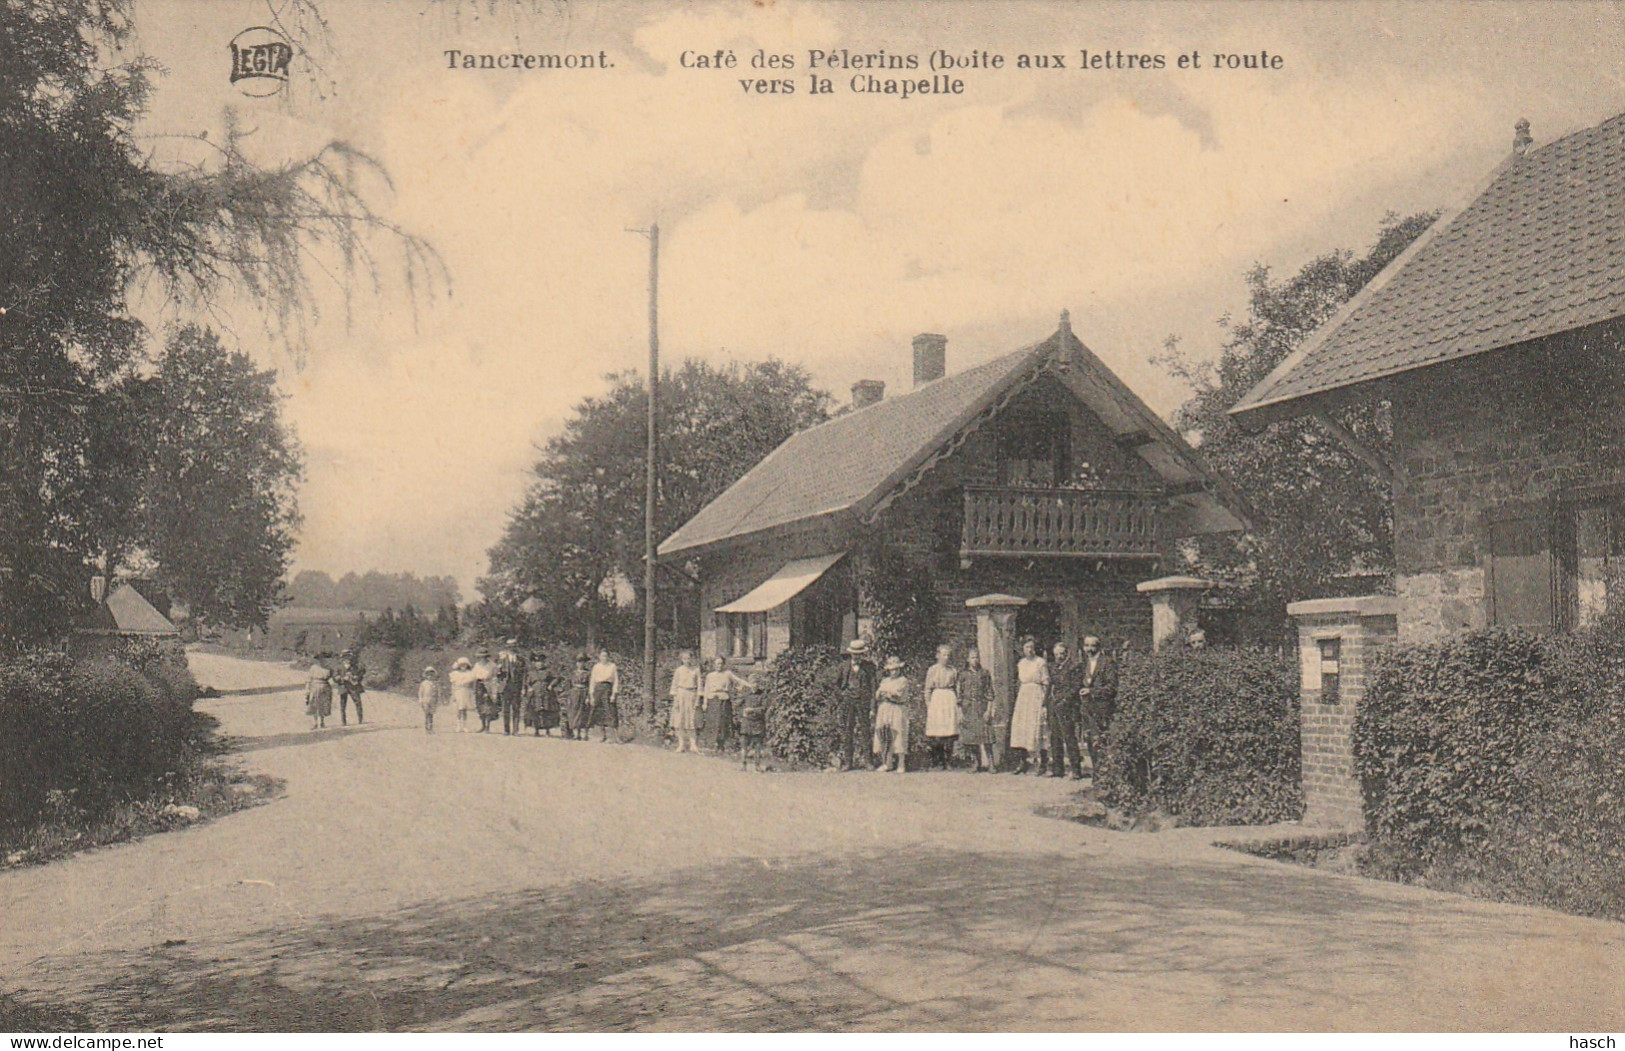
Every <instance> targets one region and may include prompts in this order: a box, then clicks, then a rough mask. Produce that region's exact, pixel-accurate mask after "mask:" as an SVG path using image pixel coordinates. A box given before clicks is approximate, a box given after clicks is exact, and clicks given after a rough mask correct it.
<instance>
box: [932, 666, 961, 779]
mask: <svg viewBox="0 0 1625 1051" xmlns="http://www.w3.org/2000/svg"><path fill="white" fill-rule="evenodd" d="M953 652H954V651H953V647H951V646H938V647H937V663H935V664H933V665H931V667H929V668H927V669H926V671H925V737H926V741H927V742H928V743H929V744H930V746H931V764H932V765H933V766H940V767H941V768H942V769H944V770H946V769H948V759H949V757H950V756H952V755H953V754H954V741H955V740H957V739H958V737H959V669H958V668H955V667H953V666H951V665H950V664H949V663H948V659H949V658H950V657H952V656H953Z"/></svg>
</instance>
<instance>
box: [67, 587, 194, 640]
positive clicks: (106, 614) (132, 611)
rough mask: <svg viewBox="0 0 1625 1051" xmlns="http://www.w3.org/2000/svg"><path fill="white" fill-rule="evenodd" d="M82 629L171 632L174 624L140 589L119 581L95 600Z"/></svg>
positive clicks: (172, 632)
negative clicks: (101, 599)
mask: <svg viewBox="0 0 1625 1051" xmlns="http://www.w3.org/2000/svg"><path fill="white" fill-rule="evenodd" d="M82 630H85V631H90V632H94V633H98V634H106V633H109V632H111V633H114V634H119V635H174V634H176V631H175V625H174V624H172V623H171V622H170V620H169V618H168V617H166V616H164V615H163V614H162V613H159V612H158V610H157V609H156V608H155V607H154V606H153V604H152V603H150V602H148V601H147V600H146V599H145V598H144V597H143V596H142V595H141V592H139V591H137V590H136V589H135V588H133V587H131V586H130V585H129V584H118V585H116V586H115V587H114V588H113V590H111V591H109V592H108V593H107V598H106V599H104V600H103V601H101V602H100V603H98V604H97V605H96V607H95V609H94V610H93V611H92V612H91V614H90V616H89V618H88V619H87V620H86V621H85V622H84V624H83V625H82Z"/></svg>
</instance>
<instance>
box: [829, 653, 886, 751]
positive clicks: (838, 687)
mask: <svg viewBox="0 0 1625 1051" xmlns="http://www.w3.org/2000/svg"><path fill="white" fill-rule="evenodd" d="M846 654H847V660H846V662H845V663H843V664H842V665H841V667H840V670H839V671H837V672H836V673H835V704H836V710H837V712H838V713H839V716H840V727H841V738H840V741H839V743H838V744H837V746H836V748H837V754H836V755H833V756H831V757H830V758H831V759H832V760H836V761H838V762H839V763H840V764H841V769H842V770H851V769H852V768H853V766H852V764H853V761H854V759H855V757H856V755H858V754H860V753H858V752H857V748H858V742H860V741H861V742H863V751H862V753H861V754H862V755H865V756H867V755H868V754H869V740H870V736H871V733H872V730H871V729H870V726H869V708H870V706H871V705H872V704H873V703H874V698H875V687H876V686H877V685H879V683H880V673H879V672H878V671H877V670H876V669H875V662H874V661H872V660H870V659H869V644H868V643H867V642H865V641H864V640H863V639H853V640H852V642H851V643H849V644H848V645H847V647H846ZM863 765H864V766H868V765H869V764H868V761H867V760H865V762H864V764H863Z"/></svg>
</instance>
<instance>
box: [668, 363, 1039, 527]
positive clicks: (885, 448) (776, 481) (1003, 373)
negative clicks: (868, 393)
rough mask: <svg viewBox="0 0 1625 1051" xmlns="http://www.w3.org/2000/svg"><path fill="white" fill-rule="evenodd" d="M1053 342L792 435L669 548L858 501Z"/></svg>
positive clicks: (827, 511)
mask: <svg viewBox="0 0 1625 1051" xmlns="http://www.w3.org/2000/svg"><path fill="white" fill-rule="evenodd" d="M1048 346H1049V343H1048V342H1045V343H1039V344H1035V345H1033V346H1030V347H1026V348H1023V349H1022V350H1018V351H1016V352H1015V353H1013V354H1006V355H1005V356H1004V357H1001V358H995V359H993V360H992V361H989V362H987V363H986V364H983V365H978V366H976V367H975V368H972V369H966V370H965V371H964V372H960V373H956V374H954V375H952V376H946V377H944V378H942V379H940V380H936V381H934V382H932V383H927V384H925V385H924V386H922V387H918V388H916V389H915V390H912V391H910V392H909V393H907V394H903V395H899V396H897V397H894V398H887V399H885V400H883V401H879V402H876V403H875V404H873V405H870V406H868V407H866V408H862V409H858V410H856V411H854V412H849V413H847V414H846V415H844V416H837V417H835V419H833V420H829V421H828V422H826V423H821V424H819V425H818V426H816V427H809V428H808V429H807V430H804V431H800V432H798V433H796V434H793V435H791V436H790V437H789V438H788V439H786V440H785V442H784V444H782V445H780V446H779V447H778V448H777V449H774V450H773V451H772V452H771V453H768V454H767V456H766V457H765V458H764V459H763V460H762V462H761V463H759V464H757V465H756V466H755V467H753V468H751V469H750V470H749V471H747V472H746V473H745V475H744V477H742V478H740V479H739V481H737V482H735V483H734V484H733V485H731V486H729V487H728V488H727V489H726V490H724V491H723V493H722V495H721V496H718V497H717V498H716V499H715V500H713V501H711V502H710V503H709V504H706V505H705V506H704V507H703V508H701V509H700V512H699V513H698V514H696V515H695V516H694V517H693V518H690V519H689V520H688V521H687V522H685V523H683V525H682V527H681V528H679V529H678V530H677V532H675V533H673V534H672V535H671V536H669V537H667V538H666V540H665V542H664V543H662V544H661V545H660V553H661V554H662V555H667V554H672V553H674V552H677V551H685V550H688V549H690V548H697V547H704V546H706V545H708V544H713V543H716V542H717V541H720V540H726V539H729V538H732V537H736V536H743V535H746V534H749V533H756V532H760V531H761V530H764V529H771V528H773V527H775V526H782V525H788V524H790V523H792V522H799V521H802V520H804V519H809V518H816V517H819V516H822V515H825V514H830V513H834V512H840V511H848V510H852V509H854V508H856V507H857V506H858V505H859V504H860V503H862V502H863V501H865V500H866V499H867V498H869V497H870V496H871V495H874V494H876V493H877V490H882V489H885V488H889V484H888V483H890V482H891V481H892V480H893V477H894V476H895V475H898V474H901V473H902V472H905V471H907V470H909V469H910V468H912V467H913V466H914V465H915V463H917V462H918V461H919V460H920V459H921V458H923V457H924V456H925V455H926V454H928V453H929V452H930V451H931V450H933V449H935V448H936V447H937V446H938V445H940V444H941V443H942V442H944V441H947V440H948V438H949V437H950V436H952V434H953V433H954V432H955V431H956V430H958V429H959V428H960V427H961V426H963V425H964V424H965V423H966V422H968V421H969V419H970V417H971V416H973V415H974V414H975V413H976V412H978V411H980V410H981V408H982V407H983V406H984V405H986V404H987V403H988V402H989V401H991V400H992V399H993V398H994V397H996V396H997V394H998V392H999V390H1000V389H1002V388H1003V386H1004V384H1005V383H1006V382H1008V381H1010V380H1013V379H1014V378H1015V377H1016V375H1017V374H1018V373H1020V372H1021V371H1022V369H1023V368H1025V367H1026V365H1027V364H1028V363H1029V362H1032V361H1035V360H1036V359H1037V357H1038V356H1039V355H1040V354H1041V353H1043V351H1044V350H1045V349H1046V348H1047V347H1048Z"/></svg>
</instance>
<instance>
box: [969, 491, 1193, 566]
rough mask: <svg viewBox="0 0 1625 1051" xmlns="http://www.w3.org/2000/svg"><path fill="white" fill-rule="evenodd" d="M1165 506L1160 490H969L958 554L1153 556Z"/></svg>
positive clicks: (1093, 556)
mask: <svg viewBox="0 0 1625 1051" xmlns="http://www.w3.org/2000/svg"><path fill="white" fill-rule="evenodd" d="M1163 508H1164V501H1163V498H1162V497H1161V496H1160V495H1159V494H1156V493H1145V492H1133V491H1126V490H1115V489H1114V490H1102V489H979V488H968V489H966V490H965V524H964V528H963V531H962V532H961V534H960V557H961V558H978V557H985V556H988V555H1006V556H1016V557H1021V558H1044V557H1060V558H1154V557H1156V556H1157V555H1158V554H1160V553H1161V539H1162V536H1161V531H1160V528H1161V522H1162V517H1163V513H1164V511H1163Z"/></svg>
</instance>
